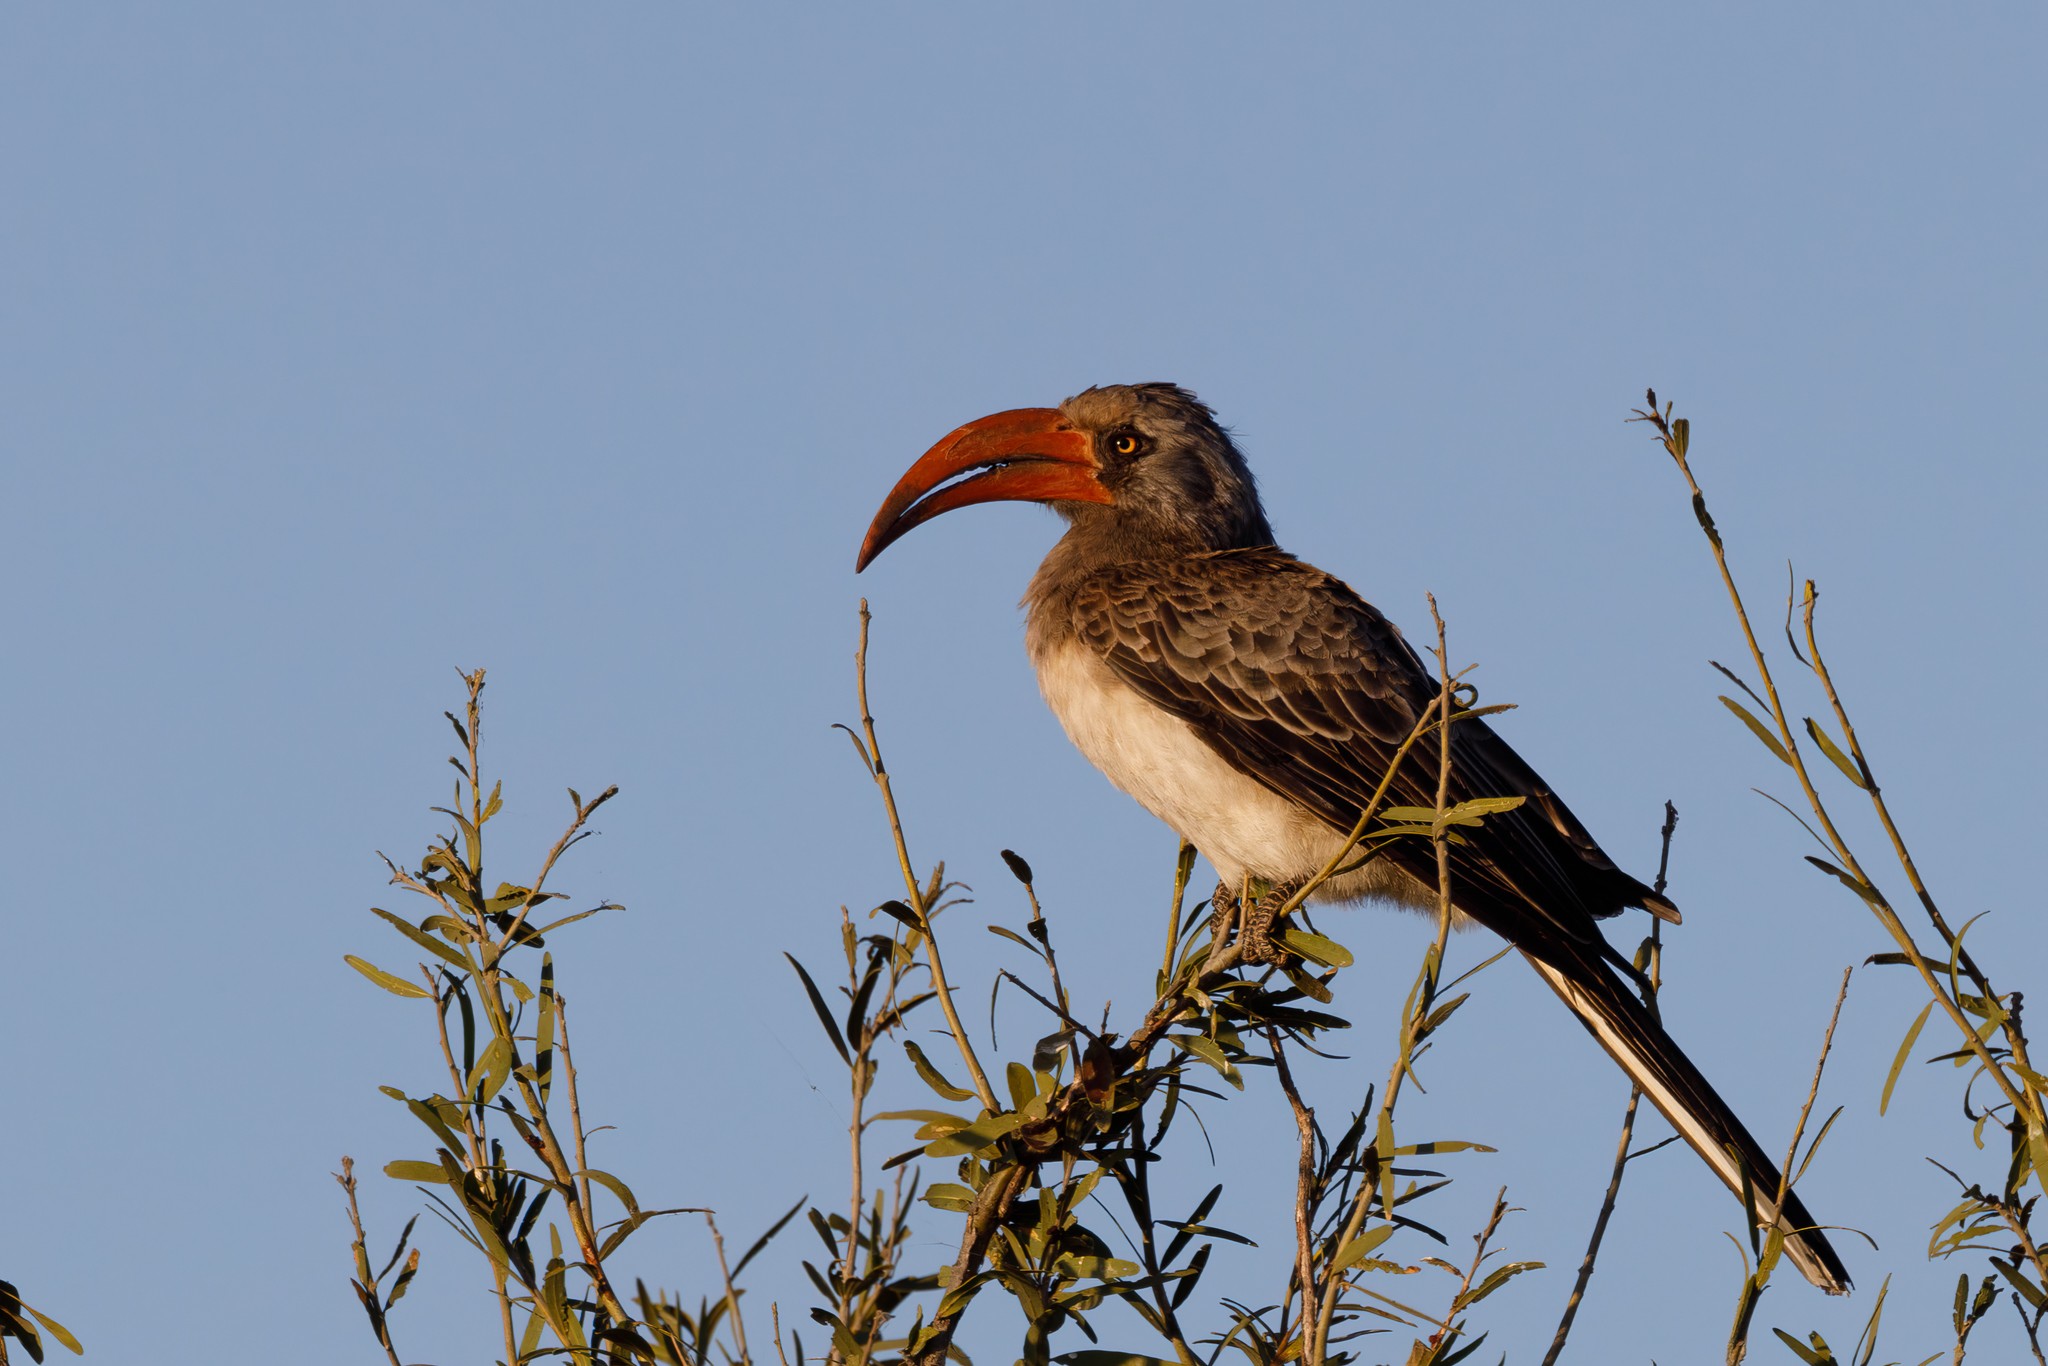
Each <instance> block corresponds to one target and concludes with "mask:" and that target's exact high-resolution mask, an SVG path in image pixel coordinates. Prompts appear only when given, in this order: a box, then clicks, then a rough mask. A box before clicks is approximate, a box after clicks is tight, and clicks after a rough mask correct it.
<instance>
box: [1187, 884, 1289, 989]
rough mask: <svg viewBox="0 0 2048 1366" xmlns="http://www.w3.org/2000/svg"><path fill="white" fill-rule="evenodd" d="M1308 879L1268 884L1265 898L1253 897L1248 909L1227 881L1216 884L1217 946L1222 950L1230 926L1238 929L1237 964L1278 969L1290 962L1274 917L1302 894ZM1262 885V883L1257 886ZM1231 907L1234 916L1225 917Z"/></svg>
mask: <svg viewBox="0 0 2048 1366" xmlns="http://www.w3.org/2000/svg"><path fill="white" fill-rule="evenodd" d="M1306 881H1307V879H1305V878H1289V879H1288V880H1287V881H1285V882H1276V883H1271V884H1265V893H1264V895H1257V896H1254V897H1253V898H1252V900H1251V904H1250V905H1249V906H1246V905H1243V904H1242V899H1241V898H1240V897H1239V896H1238V895H1237V893H1236V892H1235V891H1234V890H1233V889H1232V888H1231V886H1230V884H1229V883H1227V882H1219V883H1217V884H1216V891H1215V893H1214V894H1213V896H1212V897H1211V898H1210V902H1209V905H1210V908H1211V913H1212V914H1213V915H1214V916H1215V917H1216V921H1215V925H1216V929H1215V936H1216V938H1215V945H1216V949H1217V950H1220V949H1221V948H1222V946H1223V941H1224V938H1225V936H1226V935H1227V934H1228V933H1229V929H1230V926H1231V925H1232V924H1233V923H1235V924H1236V926H1237V947H1238V961H1240V962H1243V963H1251V964H1254V965H1257V966H1259V967H1278V966H1280V965H1281V964H1282V963H1284V962H1286V961H1287V957H1288V950H1287V949H1286V948H1284V947H1283V946H1282V945H1281V944H1280V943H1279V942H1278V941H1277V940H1276V939H1275V938H1274V929H1273V920H1274V916H1275V915H1276V914H1277V913H1278V911H1279V910H1280V908H1281V907H1282V906H1285V905H1286V904H1287V900H1288V898H1289V897H1291V896H1293V895H1294V894H1295V893H1296V892H1298V891H1300V890H1301V888H1302V886H1303V884H1304V883H1305V882H1306ZM1255 885H1259V884H1255ZM1226 908H1228V909H1229V910H1231V911H1234V912H1236V913H1235V914H1226V913H1225V910H1226Z"/></svg>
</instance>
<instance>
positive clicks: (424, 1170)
mask: <svg viewBox="0 0 2048 1366" xmlns="http://www.w3.org/2000/svg"><path fill="white" fill-rule="evenodd" d="M384 1174H385V1175H386V1176H388V1177H390V1178H391V1179H392V1180H394V1181H424V1182H426V1183H427V1184H428V1185H430V1186H445V1185H447V1184H448V1172H447V1170H446V1169H445V1168H444V1167H442V1165H441V1164H440V1163H438V1162H405V1161H399V1162H386V1163H385V1164H384Z"/></svg>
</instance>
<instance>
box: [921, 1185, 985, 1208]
mask: <svg viewBox="0 0 2048 1366" xmlns="http://www.w3.org/2000/svg"><path fill="white" fill-rule="evenodd" d="M924 1202H925V1203H926V1204H927V1205H930V1206H931V1207H932V1208H933V1209H943V1210H950V1211H952V1212H953V1213H955V1214H965V1213H967V1211H969V1210H971V1209H973V1208H974V1192H973V1191H971V1190H969V1189H968V1188H967V1187H965V1186H961V1185H955V1184H954V1183H952V1182H950V1181H941V1182H939V1183H937V1184H936V1185H934V1186H932V1187H931V1188H930V1189H928V1190H926V1191H925V1193H924Z"/></svg>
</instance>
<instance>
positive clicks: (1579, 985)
mask: <svg viewBox="0 0 2048 1366" xmlns="http://www.w3.org/2000/svg"><path fill="white" fill-rule="evenodd" d="M1545 947H1546V948H1552V949H1553V952H1556V954H1557V956H1558V957H1560V958H1562V959H1564V962H1562V963H1555V962H1546V961H1545V960H1544V959H1541V958H1538V957H1536V956H1535V955H1534V954H1532V953H1530V952H1528V951H1527V950H1526V949H1525V950H1523V953H1522V956H1523V957H1524V958H1527V959H1528V960H1529V963H1530V964H1531V966H1533V967H1534V968H1535V969H1536V971H1537V972H1538V973H1540V974H1542V976H1543V980H1544V981H1546V982H1548V983H1550V987H1551V990H1553V991H1555V992H1556V993H1557V994H1558V995H1559V996H1560V997H1561V998H1563V1000H1564V1003H1565V1004H1566V1005H1567V1006H1570V1007H1571V1010H1572V1013H1573V1014H1574V1015H1576V1016H1578V1017H1579V1022H1580V1023H1581V1024H1583V1025H1585V1026H1586V1029H1587V1032H1589V1033H1590V1034H1592V1036H1593V1037H1594V1038H1595V1039H1597V1040H1599V1041H1600V1046H1601V1047H1602V1048H1604V1049H1606V1050H1607V1052H1608V1055H1609V1056H1610V1057H1612V1058H1613V1059H1614V1060H1615V1062H1617V1063H1619V1064H1620V1065H1621V1070H1622V1071H1624V1072H1626V1073H1628V1075H1629V1078H1630V1080H1632V1081H1634V1082H1635V1084H1636V1085H1637V1086H1639V1087H1641V1088H1642V1091H1643V1094H1644V1095H1646V1096H1648V1097H1649V1098H1650V1102H1651V1103H1652V1104H1653V1105H1655V1106H1656V1107H1657V1109H1658V1110H1660V1111H1662V1112H1663V1115H1664V1118H1666V1119H1668V1120H1670V1121H1671V1127H1672V1128H1674V1129H1676V1130H1677V1131H1678V1133H1679V1135H1680V1137H1682V1138H1684V1139H1685V1141H1686V1142H1687V1143H1689V1144H1691V1145H1692V1150H1693V1151H1694V1152H1696V1153H1698V1154H1699V1155H1700V1157H1701V1158H1703V1159H1704V1160H1705V1161H1706V1164H1707V1165H1708V1166H1709V1167H1711V1168H1713V1170H1714V1174H1715V1175H1716V1176H1718V1177H1720V1178H1721V1179H1722V1180H1723V1181H1725V1182H1727V1183H1728V1188H1729V1189H1730V1190H1732V1191H1734V1192H1735V1193H1736V1195H1737V1196H1740V1195H1741V1194H1742V1190H1743V1171H1744V1169H1745V1168H1746V1169H1747V1170H1748V1173H1749V1186H1750V1190H1751V1192H1752V1195H1751V1198H1752V1199H1753V1200H1754V1201H1755V1202H1756V1206H1755V1207H1756V1213H1757V1222H1758V1226H1759V1227H1763V1228H1768V1227H1770V1226H1771V1225H1773V1224H1775V1225H1776V1226H1777V1227H1779V1228H1780V1229H1783V1230H1784V1233H1785V1252H1786V1255H1788V1256H1789V1257H1791V1259H1792V1264H1793V1265H1794V1266H1796V1267H1798V1268H1799V1270H1800V1273H1801V1274H1802V1275H1804V1276H1805V1277H1806V1279H1807V1280H1809V1281H1812V1282H1813V1283H1814V1284H1815V1285H1817V1286H1819V1287H1820V1288H1821V1289H1822V1290H1825V1291H1827V1292H1828V1293H1829V1294H1830V1295H1840V1294H1843V1293H1845V1292H1846V1291H1847V1290H1848V1289H1849V1272H1848V1268H1846V1267H1844V1266H1843V1265H1842V1259H1841V1258H1840V1257H1838V1256H1837V1255H1836V1254H1835V1249H1834V1248H1833V1247H1832V1246H1831V1245H1830V1244H1829V1243H1828V1240H1827V1236H1826V1235H1825V1234H1823V1233H1822V1232H1820V1230H1819V1229H1818V1228H1817V1227H1816V1226H1815V1225H1814V1220H1813V1216H1812V1215H1810V1214H1808V1213H1807V1211H1806V1206H1805V1205H1804V1204H1802V1203H1800V1200H1799V1197H1798V1196H1797V1195H1795V1194H1793V1193H1792V1192H1790V1191H1787V1192H1786V1193H1785V1205H1784V1208H1783V1209H1780V1208H1779V1207H1778V1199H1777V1197H1778V1184H1779V1173H1778V1166H1777V1163H1775V1162H1773V1161H1772V1160H1771V1158H1770V1157H1769V1156H1768V1155H1767V1154H1766V1153H1765V1152H1764V1150H1763V1148H1762V1147H1761V1146H1760V1145H1759V1144H1758V1143H1757V1141H1756V1139H1754V1138H1752V1137H1751V1136H1750V1132H1749V1130H1748V1129H1745V1128H1744V1127H1743V1126H1742V1121H1741V1120H1739V1119H1737V1118H1736V1117H1735V1112H1734V1111H1733V1110H1731V1109H1729V1108H1728V1102H1726V1101H1724V1100H1722V1099H1721V1097H1720V1096H1719V1095H1718V1094H1717V1093H1716V1092H1715V1090H1714V1088H1713V1087H1712V1086H1710V1085H1708V1084H1707V1079H1706V1078H1705V1077H1703V1076H1701V1075H1700V1070H1699V1069H1698V1068H1697V1067H1695V1066H1693V1064H1692V1059H1690V1058H1688V1057H1686V1056H1685V1054H1684V1052H1683V1051H1681V1050H1680V1049H1679V1047H1678V1045H1677V1044H1676V1043H1674V1042H1672V1039H1671V1036H1670V1035H1669V1034H1666V1033H1665V1032H1664V1027H1663V1026H1662V1025H1660V1024H1658V1023H1657V1021H1656V1019H1655V1018H1654V1017H1652V1016H1651V1014H1650V1012H1649V1011H1648V1010H1647V1009H1646V1008H1645V1007H1644V1006H1643V1003H1642V1002H1641V1001H1639V1000H1638V999H1636V996H1635V995H1634V993H1633V992H1632V991H1630V989H1629V988H1628V987H1627V986H1626V985H1624V984H1623V982H1622V981H1621V979H1620V978H1619V977H1618V976H1617V975H1616V973H1615V972H1614V970H1613V969H1612V968H1610V967H1608V966H1607V965H1606V964H1605V963H1604V962H1602V961H1600V959H1599V957H1598V956H1597V955H1598V953H1599V949H1598V947H1597V946H1595V945H1592V944H1587V945H1579V944H1570V945H1566V944H1564V943H1555V944H1554V947H1553V945H1546V946H1545Z"/></svg>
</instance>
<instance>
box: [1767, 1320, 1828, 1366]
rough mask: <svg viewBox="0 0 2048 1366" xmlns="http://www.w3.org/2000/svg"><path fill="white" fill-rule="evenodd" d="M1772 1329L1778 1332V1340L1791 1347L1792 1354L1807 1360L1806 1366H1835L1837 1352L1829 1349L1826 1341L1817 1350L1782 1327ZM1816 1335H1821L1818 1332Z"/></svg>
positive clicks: (1804, 1360)
mask: <svg viewBox="0 0 2048 1366" xmlns="http://www.w3.org/2000/svg"><path fill="white" fill-rule="evenodd" d="M1771 1331H1772V1332H1773V1333H1776V1334H1777V1335H1778V1340H1779V1341H1780V1342H1782V1343H1784V1344H1785V1345H1786V1346H1787V1347H1790V1348H1791V1349H1792V1354H1793V1355H1794V1356H1796V1357H1798V1358H1799V1359H1800V1360H1801V1361H1803V1362H1805V1363H1806V1366H1835V1354H1834V1353H1833V1352H1831V1351H1829V1350H1828V1348H1827V1344H1826V1343H1825V1342H1822V1343H1821V1344H1820V1350H1819V1351H1817V1352H1816V1351H1815V1350H1813V1349H1812V1348H1811V1347H1808V1346H1807V1345H1806V1344H1805V1343H1803V1342H1801V1341H1800V1340H1799V1339H1798V1338H1795V1337H1793V1336H1792V1335H1791V1334H1790V1333H1788V1332H1786V1331H1785V1330H1784V1329H1782V1328H1773V1329H1772V1330H1771ZM1814 1336H1815V1337H1819V1336H1820V1335H1819V1334H1818V1333H1816V1334H1814Z"/></svg>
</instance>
